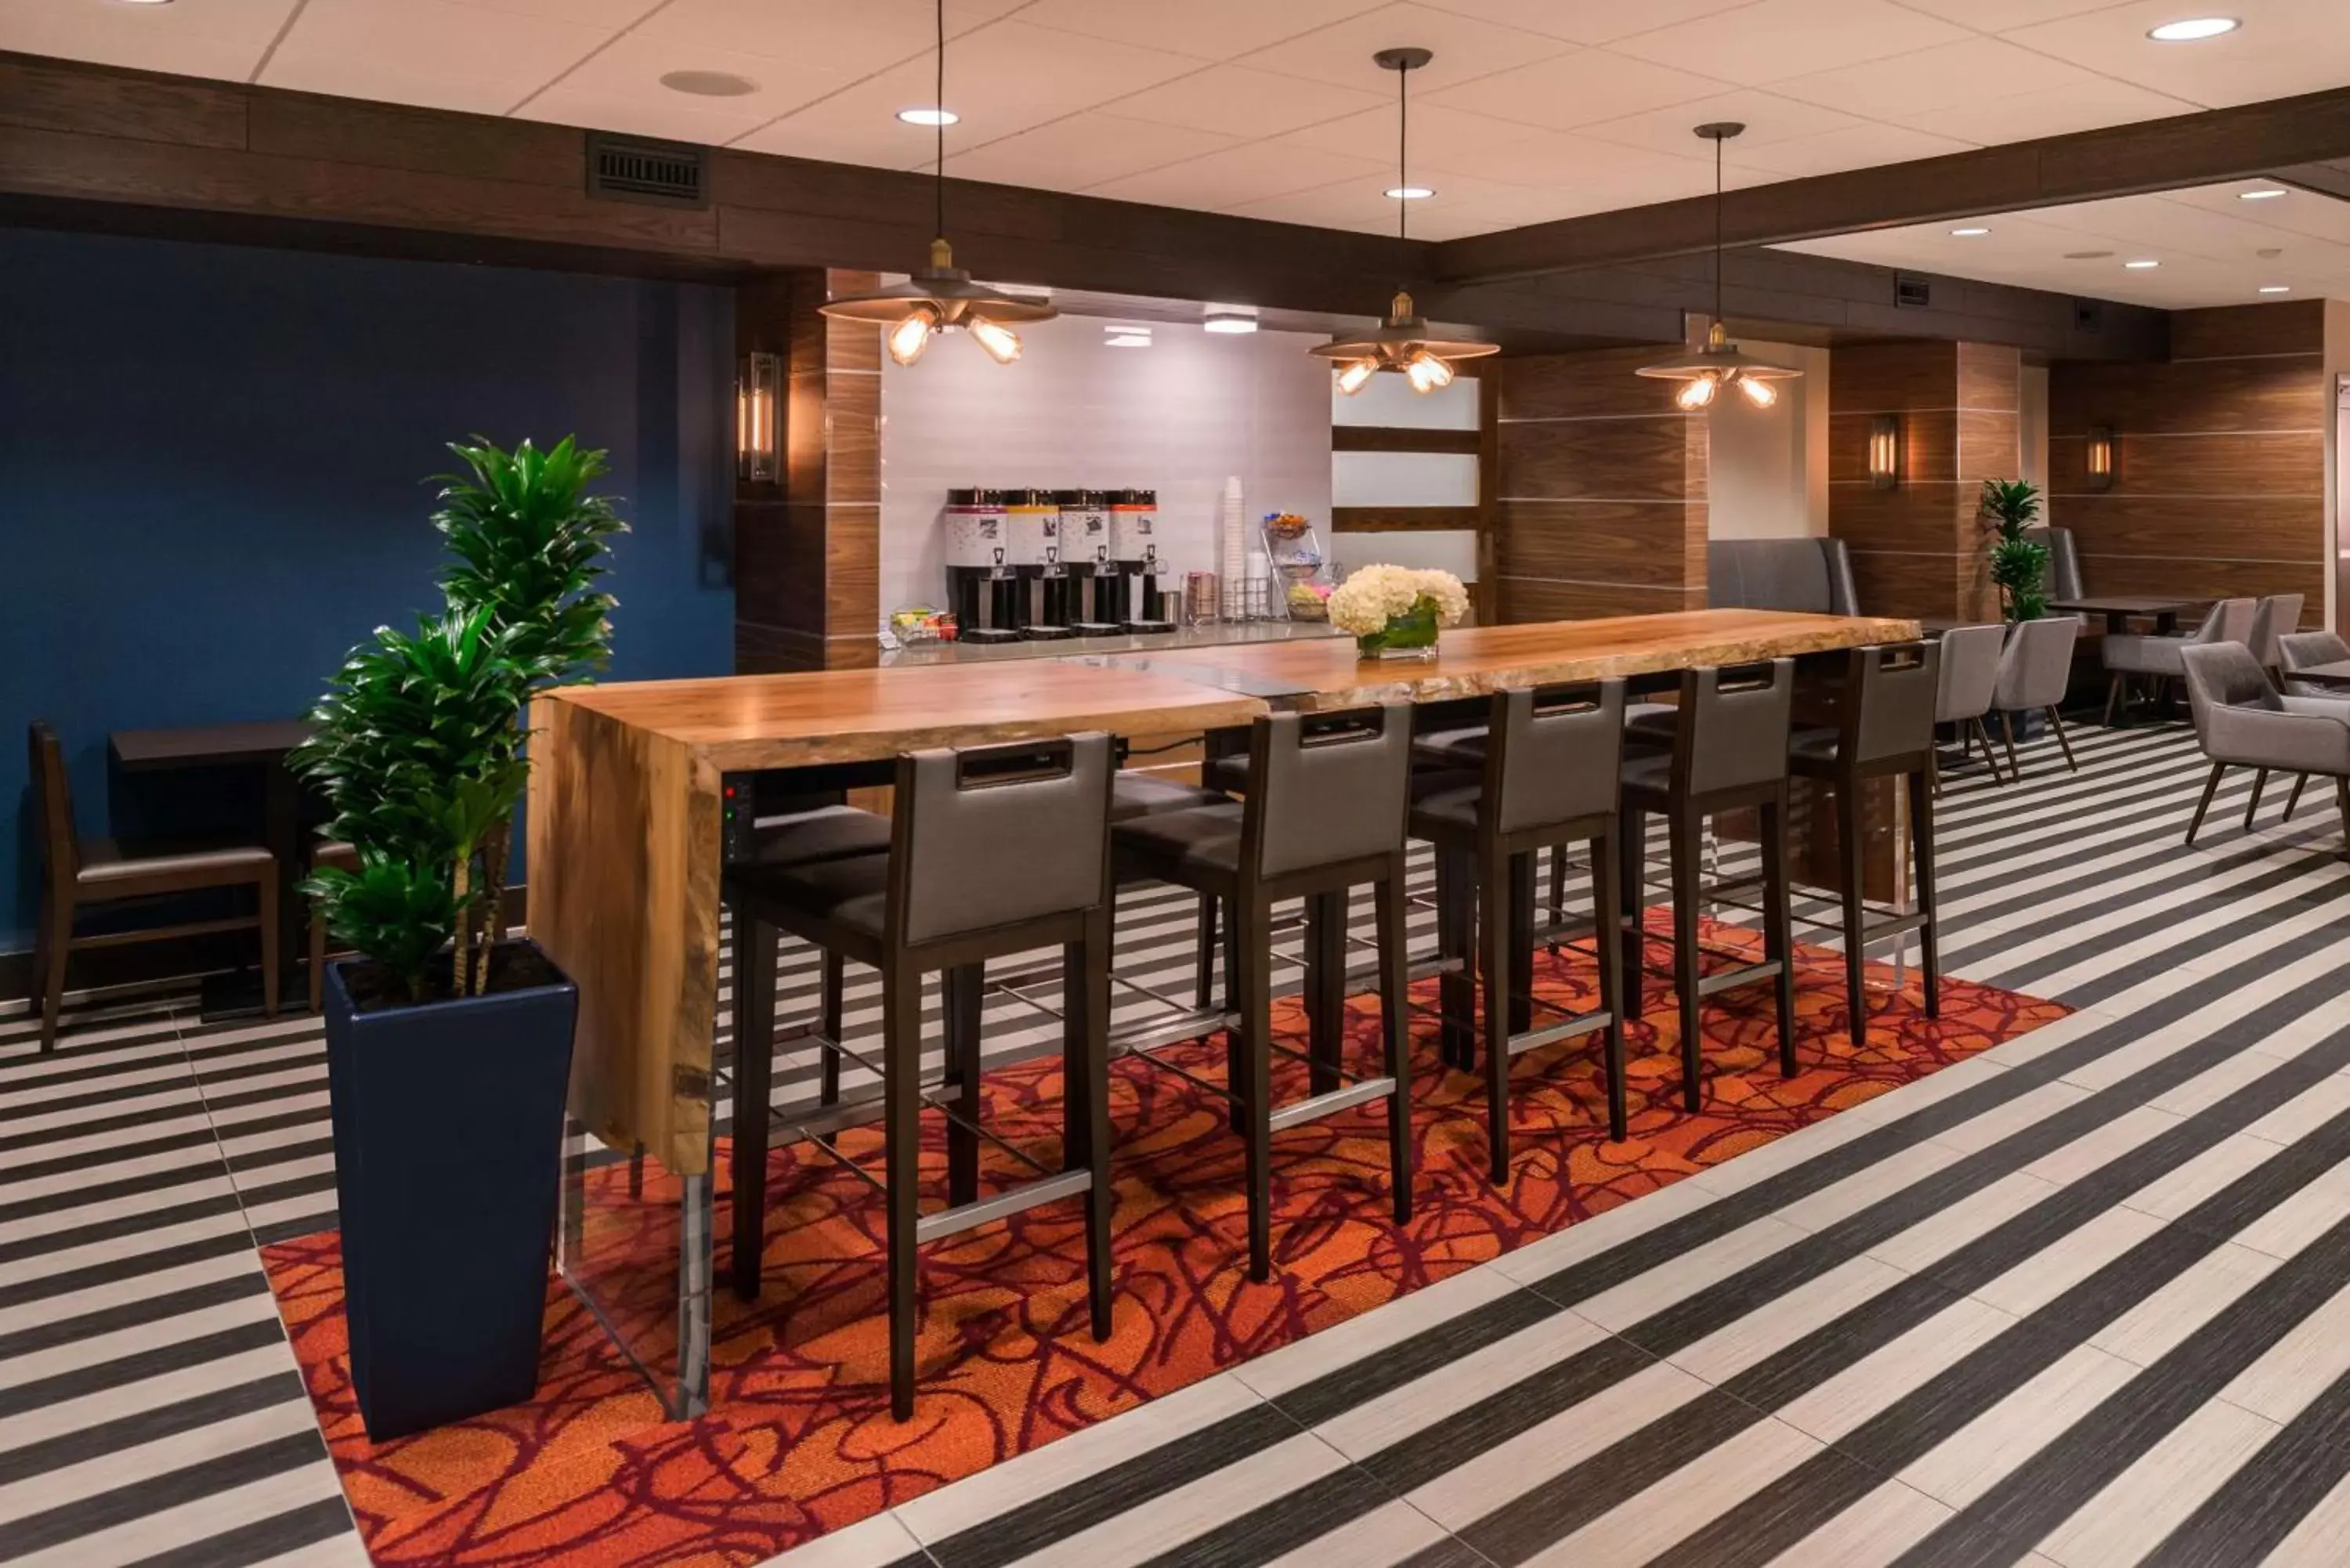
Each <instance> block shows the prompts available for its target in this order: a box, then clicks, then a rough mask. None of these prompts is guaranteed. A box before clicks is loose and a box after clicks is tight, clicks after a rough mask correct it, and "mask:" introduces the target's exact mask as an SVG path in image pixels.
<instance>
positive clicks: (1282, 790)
mask: <svg viewBox="0 0 2350 1568" xmlns="http://www.w3.org/2000/svg"><path fill="white" fill-rule="evenodd" d="M1410 722H1411V720H1410V710H1409V707H1408V706H1407V705H1405V704H1401V703H1397V704H1392V705H1389V706H1388V707H1384V708H1369V709H1359V710H1354V711H1344V712H1337V713H1326V714H1315V715H1310V716H1309V715H1301V714H1297V713H1280V714H1275V715H1274V716H1272V717H1270V718H1263V719H1259V720H1257V721H1256V722H1255V724H1254V726H1253V729H1252V730H1251V731H1250V734H1249V753H1248V771H1247V778H1246V784H1247V797H1246V799H1245V801H1243V802H1235V803H1229V804H1225V805H1211V806H1203V807H1201V808H1199V809H1197V810H1192V811H1178V812H1170V813H1166V814H1164V815H1157V816H1146V817H1142V818H1139V819H1137V820H1135V821H1131V822H1124V823H1120V824H1118V826H1116V827H1115V828H1113V829H1112V830H1111V840H1112V842H1113V843H1114V845H1115V846H1116V848H1117V859H1118V876H1119V877H1120V879H1121V880H1123V879H1125V878H1127V877H1149V878H1153V879H1156V880H1159V881H1162V882H1172V883H1175V884H1176V885H1178V886H1180V887H1185V888H1191V889H1193V890H1194V891H1196V892H1199V893H1201V894H1204V895H1207V896H1209V897H1211V898H1217V899H1219V900H1221V901H1222V903H1223V906H1224V908H1225V909H1227V910H1228V911H1230V913H1231V920H1230V927H1231V939H1230V940H1231V945H1230V948H1229V949H1228V951H1229V952H1230V954H1231V956H1232V967H1233V970H1234V975H1233V992H1234V1000H1235V1002H1237V1004H1238V1005H1237V1008H1236V1011H1237V1012H1238V1013H1239V1015H1240V1016H1239V1026H1238V1028H1236V1029H1228V1030H1227V1031H1226V1034H1225V1043H1226V1044H1225V1049H1226V1066H1227V1076H1226V1080H1225V1087H1223V1088H1222V1090H1220V1091H1217V1092H1220V1093H1222V1095H1224V1096H1226V1097H1227V1098H1228V1099H1230V1100H1231V1101H1232V1103H1233V1106H1234V1107H1235V1110H1236V1112H1237V1113H1238V1114H1237V1117H1236V1119H1237V1120H1239V1121H1240V1123H1241V1127H1240V1131H1241V1133H1242V1135H1243V1137H1244V1138H1245V1139H1246V1140H1247V1147H1248V1213H1249V1277H1250V1278H1252V1279H1255V1280H1264V1279H1268V1278H1270V1277H1271V1276H1272V1272H1273V1240H1272V1231H1273V1218H1272V1204H1273V1176H1272V1164H1273V1135H1274V1133H1275V1132H1277V1131H1279V1130H1281V1129H1282V1128H1284V1127H1297V1126H1300V1125H1302V1124H1304V1123H1305V1122H1309V1121H1315V1120H1318V1119H1319V1118H1321V1117H1323V1116H1330V1115H1333V1114H1335V1113H1336V1112H1339V1111H1343V1110H1347V1109H1350V1108H1351V1107H1353V1106H1358V1105H1363V1104H1366V1103H1367V1102H1369V1101H1371V1100H1375V1099H1379V1098H1382V1097H1384V1098H1385V1099H1386V1100H1387V1102H1388V1160H1389V1167H1390V1170H1391V1174H1392V1180H1393V1185H1394V1211H1395V1217H1396V1221H1397V1223H1399V1224H1400V1223H1402V1222H1404V1221H1405V1220H1409V1219H1410V1218H1411V1101H1410V1095H1411V1068H1410V1061H1409V1047H1408V1040H1409V1031H1408V1029H1407V1021H1406V1016H1405V1008H1406V1002H1407V998H1406V984H1407V979H1408V964H1409V955H1408V954H1407V952H1406V950H1405V936H1404V892H1405V887H1404V884H1405V855H1404V811H1405V805H1406V801H1407V798H1408V795H1407V791H1408V784H1409V772H1410V763H1411V751H1410ZM1363 883H1369V884H1371V885H1372V887H1373V888H1374V889H1375V896H1376V898H1377V899H1378V949H1379V965H1378V967H1379V1000H1380V1024H1381V1033H1382V1035H1383V1037H1384V1050H1383V1053H1382V1054H1383V1057H1384V1061H1383V1064H1382V1066H1383V1070H1382V1071H1381V1072H1380V1073H1379V1074H1378V1075H1374V1076H1369V1077H1358V1076H1354V1075H1349V1074H1348V1073H1347V1072H1346V1071H1345V1070H1344V1069H1343V1068H1342V1067H1341V1066H1340V1064H1339V1045H1340V1038H1341V1033H1342V1030H1343V1024H1344V1020H1343V1018H1342V1016H1341V1014H1342V1012H1343V1005H1344V994H1345V973H1344V971H1345V963H1344V956H1345V946H1344V943H1345V939H1346V928H1347V894H1348V892H1349V890H1350V889H1352V888H1355V887H1357V886H1359V885H1361V884H1363ZM1287 898H1304V899H1305V909H1306V931H1305V947H1306V952H1307V955H1308V968H1309V973H1308V979H1307V985H1306V992H1307V1003H1308V1011H1309V1013H1310V1014H1311V1017H1312V1020H1313V1025H1312V1045H1311V1049H1310V1051H1309V1052H1308V1053H1307V1054H1306V1060H1307V1061H1308V1062H1309V1063H1310V1064H1312V1069H1313V1071H1312V1076H1311V1079H1310V1085H1309V1087H1310V1093H1309V1095H1308V1096H1307V1097H1306V1098H1305V1099H1303V1100H1298V1101H1295V1102H1293V1103H1292V1104H1289V1105H1286V1106H1280V1107H1278V1108H1276V1107H1275V1106H1274V1104H1273V1082H1272V1073H1273V1053H1274V1051H1275V1050H1283V1051H1284V1052H1286V1050H1287V1048H1286V1047H1282V1046H1276V1045H1275V1044H1274V1040H1273V1016H1272V1015H1273V987H1272V967H1273V957H1274V954H1273V939H1272V924H1273V906H1274V903H1275V902H1277V901H1279V900H1283V899H1287ZM1134 1054H1136V1055H1137V1056H1139V1057H1141V1058H1142V1059H1143V1060H1145V1061H1147V1062H1149V1063H1151V1064H1153V1065H1155V1066H1161V1067H1166V1068H1168V1070H1170V1071H1178V1072H1180V1069H1178V1068H1175V1067H1173V1066H1172V1065H1171V1064H1167V1063H1163V1062H1159V1061H1158V1059H1157V1058H1156V1057H1155V1056H1153V1055H1152V1054H1150V1053H1149V1052H1146V1051H1138V1052H1136V1053H1134ZM1291 1054H1294V1053H1291ZM1184 1076H1185V1077H1186V1078H1187V1079H1190V1081H1191V1082H1192V1083H1194V1084H1196V1085H1199V1086H1201V1087H1203V1088H1209V1089H1211V1090H1213V1089H1215V1085H1211V1084H1208V1083H1206V1082H1205V1081H1204V1080H1201V1079H1198V1078H1193V1077H1191V1075H1189V1074H1188V1073H1186V1074H1184Z"/></svg>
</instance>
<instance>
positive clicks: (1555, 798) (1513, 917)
mask: <svg viewBox="0 0 2350 1568" xmlns="http://www.w3.org/2000/svg"><path fill="white" fill-rule="evenodd" d="M1486 733H1487V737H1488V739H1487V742H1486V744H1485V745H1484V747H1483V750H1484V753H1485V755H1484V768H1483V772H1482V776H1481V777H1480V778H1479V779H1478V781H1477V782H1475V783H1473V784H1466V785H1458V786H1455V787H1452V788H1449V789H1442V790H1439V791H1437V792H1435V793H1432V794H1427V795H1424V796H1422V797H1421V798H1420V799H1419V801H1417V802H1416V803H1415V804H1414V805H1413V806H1412V810H1411V836H1413V837H1415V838H1424V839H1427V840H1428V841H1429V842H1430V843H1432V844H1434V845H1435V846H1437V849H1438V851H1439V853H1450V854H1452V855H1457V856H1461V857H1463V858H1464V859H1465V860H1466V862H1467V864H1468V865H1469V867H1471V874H1472V877H1473V882H1474V887H1475V888H1476V892H1477V920H1476V950H1477V959H1478V973H1479V975H1480V977H1481V980H1482V984H1483V987H1484V1010H1483V1012H1482V1014H1481V1015H1480V1023H1481V1026H1482V1034H1483V1045H1484V1068H1485V1116H1486V1141H1487V1144H1488V1146H1489V1147H1490V1149H1491V1152H1492V1171H1493V1181H1494V1184H1495V1185H1497V1186H1503V1185H1507V1183H1508V1181H1509V1178H1510V1062H1511V1060H1512V1058H1513V1057H1516V1056H1519V1055H1522V1054H1524V1053H1525V1052H1528V1051H1532V1050H1534V1049H1535V1048H1537V1047H1539V1046H1543V1045H1547V1044H1552V1043H1554V1042H1555V1041H1559V1040H1566V1039H1572V1038H1575V1037H1576V1036H1578V1035H1583V1034H1588V1033H1593V1032H1594V1031H1596V1030H1602V1029H1604V1030H1606V1031H1607V1127H1608V1136H1609V1137H1613V1138H1617V1139H1621V1138H1622V1137H1623V1136H1624V1026H1623V1021H1622V1016H1621V1012H1620V1007H1619V1000H1618V996H1617V992H1619V991H1620V990H1621V989H1622V983H1623V971H1622V965H1621V958H1622V954H1621V950H1620V947H1619V945H1618V944H1617V943H1616V942H1613V941H1610V940H1606V938H1605V937H1604V936H1603V937H1602V939H1601V940H1599V941H1598V943H1597V944H1596V945H1597V948H1598V959H1599V1006H1598V1007H1597V1008H1596V1009H1595V1010H1593V1011H1590V1012H1582V1013H1577V1014H1575V1015H1573V1016H1570V1017H1567V1018H1565V1019H1562V1020H1561V1021H1560V1022H1558V1023H1553V1024H1550V1025H1548V1026H1546V1027H1544V1028H1542V1029H1527V1030H1520V1029H1517V1028H1514V1027H1513V1025H1512V1023H1511V1022H1510V1019H1511V1013H1512V1004H1513V1002H1516V1001H1517V1000H1518V999H1517V997H1516V996H1515V995H1513V994H1512V993H1513V990H1514V989H1515V986H1514V983H1513V980H1512V976H1513V974H1516V973H1518V972H1519V971H1520V967H1521V966H1520V964H1519V962H1518V957H1519V952H1520V950H1522V949H1523V950H1526V953H1527V962H1526V964H1525V965H1524V968H1525V970H1526V971H1527V972H1529V973H1530V972H1531V969H1532V963H1531V950H1532V946H1533V936H1534V933H1533V931H1532V929H1531V928H1530V927H1529V926H1528V925H1526V924H1524V923H1523V920H1522V917H1521V913H1520V911H1519V909H1517V908H1516V904H1517V899H1516V898H1515V897H1514V896H1513V895H1514V894H1515V893H1516V891H1517V889H1518V888H1519V887H1521V886H1523V884H1524V883H1525V882H1526V881H1527V880H1528V878H1527V877H1526V876H1525V875H1524V873H1523V872H1521V873H1520V875H1518V876H1516V877H1513V875H1512V871H1513V867H1526V868H1527V869H1528V870H1530V869H1531V867H1532V862H1533V857H1534V855H1535V854H1536V853H1538V852H1539V851H1541V850H1543V849H1545V848H1555V849H1558V850H1561V851H1563V850H1564V849H1565V846H1567V845H1569V844H1573V843H1576V842H1583V843H1586V844H1588V846H1590V851H1591V877H1592V892H1593V897H1594V899H1595V903H1594V909H1595V910H1596V911H1597V918H1598V921H1599V924H1600V926H1601V927H1602V929H1604V928H1605V925H1606V922H1607V919H1608V912H1609V911H1612V910H1614V909H1617V907H1618V904H1619V902H1620V899H1619V897H1618V894H1617V888H1616V878H1617V853H1616V832H1617V774H1618V769H1619V765H1620V763H1621V760H1622V753H1623V743H1624V683H1623V682H1622V681H1621V680H1603V681H1600V682H1598V683H1597V684H1596V685H1576V686H1562V687H1550V688H1545V689H1544V690H1542V691H1532V690H1524V691H1497V692H1495V693H1494V694H1493V698H1492V719H1491V722H1490V723H1489V725H1488V727H1487V732H1486ZM1529 1002H1531V998H1529Z"/></svg>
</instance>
